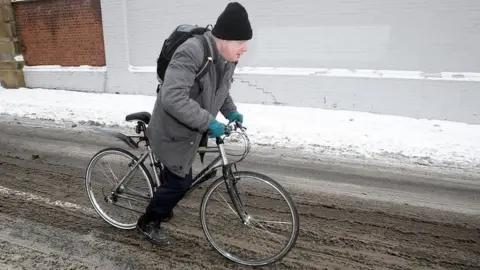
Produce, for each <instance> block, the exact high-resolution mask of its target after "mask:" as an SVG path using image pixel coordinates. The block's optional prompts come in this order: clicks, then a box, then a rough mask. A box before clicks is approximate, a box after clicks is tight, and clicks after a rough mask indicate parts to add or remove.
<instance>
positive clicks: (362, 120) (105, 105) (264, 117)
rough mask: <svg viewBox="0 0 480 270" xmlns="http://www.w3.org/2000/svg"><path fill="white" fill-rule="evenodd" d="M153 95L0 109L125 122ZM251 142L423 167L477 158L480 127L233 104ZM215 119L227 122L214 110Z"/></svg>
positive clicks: (63, 98)
mask: <svg viewBox="0 0 480 270" xmlns="http://www.w3.org/2000/svg"><path fill="white" fill-rule="evenodd" d="M154 102H155V97H153V96H141V95H116V94H99V93H84V92H72V91H62V90H51V89H25V88H22V89H8V90H7V89H0V114H8V115H15V116H19V117H29V118H40V119H50V120H54V121H56V122H67V123H70V122H74V123H77V124H94V125H102V126H103V125H105V126H120V127H131V126H132V125H133V123H127V122H126V121H125V115H127V114H130V113H134V112H138V111H148V112H151V110H152V108H153V104H154ZM237 106H238V108H239V111H240V112H241V113H243V114H244V117H245V125H246V126H247V127H248V132H249V135H250V139H251V141H252V143H253V144H257V145H259V144H260V145H272V146H274V147H275V146H276V147H287V148H292V149H294V150H296V151H304V152H305V153H309V154H318V156H319V157H321V155H326V154H328V155H340V156H342V157H345V156H347V157H348V156H350V157H377V158H378V157H379V156H380V157H382V156H384V157H389V158H391V157H394V158H401V159H403V160H408V161H411V162H417V163H418V162H420V163H422V164H424V165H441V164H448V165H453V166H457V165H461V166H468V167H471V166H474V167H477V166H478V164H480V139H479V138H480V125H469V124H465V123H456V122H447V121H430V120H424V119H412V118H406V117H396V116H388V115H377V114H371V113H362V112H351V111H331V110H323V109H316V108H299V107H288V106H266V105H255V104H241V103H240V104H237ZM218 119H219V120H225V119H224V118H223V116H221V115H220V114H219V116H218Z"/></svg>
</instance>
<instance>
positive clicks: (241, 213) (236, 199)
mask: <svg viewBox="0 0 480 270" xmlns="http://www.w3.org/2000/svg"><path fill="white" fill-rule="evenodd" d="M223 179H224V182H225V185H226V187H227V191H228V195H229V196H230V199H231V200H232V203H233V207H234V209H235V211H236V212H237V215H238V217H239V218H240V219H241V220H242V223H243V224H245V225H247V224H248V222H249V221H250V216H249V215H248V213H247V211H246V210H245V208H244V205H243V202H242V200H241V199H240V196H239V194H238V189H237V179H236V178H235V176H234V175H233V170H232V168H231V165H230V166H225V167H224V168H223Z"/></svg>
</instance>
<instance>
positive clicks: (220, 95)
mask: <svg viewBox="0 0 480 270" xmlns="http://www.w3.org/2000/svg"><path fill="white" fill-rule="evenodd" d="M204 35H205V36H206V37H207V41H208V44H209V46H210V50H211V53H212V56H213V60H214V63H213V64H212V65H210V70H209V72H208V73H206V74H205V75H204V76H203V77H202V78H201V79H200V83H201V84H202V85H203V92H202V93H201V95H200V96H198V92H199V87H198V84H196V83H194V80H195V75H196V73H197V71H198V70H199V69H200V66H201V65H202V62H203V54H204V52H203V45H202V43H201V40H199V39H198V38H195V37H194V38H191V39H189V40H187V41H186V42H184V43H183V44H182V45H180V47H179V48H178V49H177V51H176V52H175V54H174V55H173V57H172V60H171V62H170V65H169V67H168V69H167V70H166V73H165V80H164V82H163V84H162V85H161V88H160V91H159V93H158V95H157V100H156V102H155V106H154V108H153V112H152V117H151V119H150V123H149V126H148V129H147V136H148V138H149V140H150V144H151V147H152V150H153V152H154V154H155V155H156V157H157V158H158V159H159V161H160V162H162V163H163V164H164V165H165V166H166V167H167V168H168V169H169V170H171V171H172V172H173V173H175V174H177V175H179V176H182V177H184V176H185V175H186V174H187V173H188V172H189V171H190V168H191V166H192V163H193V161H194V159H195V156H196V150H197V149H198V147H199V144H200V140H201V138H202V135H203V134H204V132H206V131H207V129H208V125H209V122H210V120H211V119H212V118H214V117H216V116H217V114H218V112H221V113H222V114H223V115H224V116H225V117H226V115H227V114H228V113H229V112H232V111H236V110H237V108H236V106H235V104H234V102H233V100H232V98H231V96H230V93H229V90H230V86H231V83H232V76H233V73H234V69H235V66H234V64H233V63H229V62H227V61H226V60H225V58H223V57H222V56H221V55H220V54H219V53H218V50H217V47H216V45H215V40H214V39H213V36H212V34H211V33H210V32H206V33H205V34H204ZM207 53H208V52H207ZM197 96H198V98H196V97H197Z"/></svg>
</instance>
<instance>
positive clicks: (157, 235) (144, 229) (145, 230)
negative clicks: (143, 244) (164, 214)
mask: <svg viewBox="0 0 480 270" xmlns="http://www.w3.org/2000/svg"><path fill="white" fill-rule="evenodd" d="M137 230H138V231H139V232H140V233H141V234H142V235H143V236H145V237H146V238H147V240H149V241H150V242H152V243H154V244H157V245H161V244H164V243H166V242H167V235H166V234H165V233H164V232H163V230H162V228H160V222H159V221H154V220H146V218H145V215H142V216H141V217H140V218H139V219H138V221H137Z"/></svg>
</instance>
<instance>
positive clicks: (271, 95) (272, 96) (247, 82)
mask: <svg viewBox="0 0 480 270" xmlns="http://www.w3.org/2000/svg"><path fill="white" fill-rule="evenodd" d="M240 82H241V83H246V84H248V86H250V87H254V88H255V89H256V90H260V91H262V93H263V94H265V95H268V96H270V97H271V98H272V99H273V102H267V101H263V102H262V104H274V105H285V103H283V102H280V101H278V100H277V98H276V97H275V95H274V94H273V93H272V92H270V91H267V90H265V88H263V87H260V86H258V85H257V84H254V83H252V82H250V81H248V80H242V79H240Z"/></svg>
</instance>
